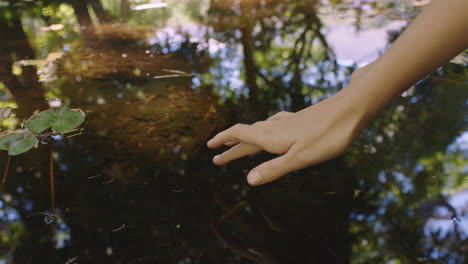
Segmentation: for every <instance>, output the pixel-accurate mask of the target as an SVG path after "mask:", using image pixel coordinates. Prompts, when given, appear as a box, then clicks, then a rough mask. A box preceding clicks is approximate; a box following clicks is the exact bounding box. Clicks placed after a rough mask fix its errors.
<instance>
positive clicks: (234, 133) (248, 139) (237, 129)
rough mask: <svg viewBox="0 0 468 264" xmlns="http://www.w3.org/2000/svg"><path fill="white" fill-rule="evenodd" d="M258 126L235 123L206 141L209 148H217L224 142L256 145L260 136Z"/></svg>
mask: <svg viewBox="0 0 468 264" xmlns="http://www.w3.org/2000/svg"><path fill="white" fill-rule="evenodd" d="M260 135H261V134H260V133H259V129H258V127H252V126H249V125H244V124H237V125H234V126H232V127H231V128H229V129H226V130H224V131H222V132H220V133H218V134H217V135H216V136H215V137H214V138H212V139H211V140H210V141H208V143H207V145H208V147H209V148H217V147H220V146H222V145H224V144H226V143H232V142H243V143H247V144H250V145H258V144H259V142H258V141H259V139H260V138H261V137H260Z"/></svg>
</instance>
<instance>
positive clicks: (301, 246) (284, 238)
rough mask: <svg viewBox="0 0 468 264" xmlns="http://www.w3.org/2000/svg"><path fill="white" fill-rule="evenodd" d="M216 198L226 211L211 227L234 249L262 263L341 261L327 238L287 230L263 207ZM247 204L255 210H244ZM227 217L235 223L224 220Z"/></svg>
mask: <svg viewBox="0 0 468 264" xmlns="http://www.w3.org/2000/svg"><path fill="white" fill-rule="evenodd" d="M215 201H216V202H217V203H218V205H220V206H221V207H222V208H223V210H224V211H225V212H226V213H225V214H224V215H223V216H222V217H221V218H220V219H219V220H218V221H212V222H211V230H212V231H213V233H214V234H215V235H216V237H218V238H219V239H220V240H222V241H223V242H224V243H225V244H226V246H227V247H228V248H229V249H231V250H232V251H233V252H234V253H236V254H238V255H240V256H242V257H245V258H247V259H250V260H252V261H254V262H255V263H263V264H282V263H288V264H293V263H322V264H336V263H338V260H337V257H336V255H335V253H334V252H332V251H331V249H330V248H328V247H327V246H326V244H324V241H322V240H321V239H318V237H317V238H312V237H311V236H308V235H305V234H304V233H303V232H297V231H296V232H293V231H292V230H287V229H286V228H284V227H282V226H280V225H279V224H278V223H276V222H275V221H274V220H273V219H272V218H271V217H270V216H269V215H268V214H267V213H266V212H265V211H264V210H262V209H261V208H258V207H255V206H253V205H250V204H248V203H247V202H245V201H244V202H241V203H239V204H238V205H236V206H235V207H233V208H231V207H230V206H229V205H228V204H227V202H226V201H225V200H224V198H223V197H222V196H221V195H219V194H218V195H215ZM245 206H248V207H250V208H251V209H253V210H251V212H250V213H249V214H245V211H244V210H242V209H243V208H244V207H245ZM227 220H229V222H232V223H234V225H229V224H227V223H225V222H226V221H227ZM232 229H234V230H236V231H238V232H235V233H234V232H232V231H231V230H232ZM239 231H240V232H239Z"/></svg>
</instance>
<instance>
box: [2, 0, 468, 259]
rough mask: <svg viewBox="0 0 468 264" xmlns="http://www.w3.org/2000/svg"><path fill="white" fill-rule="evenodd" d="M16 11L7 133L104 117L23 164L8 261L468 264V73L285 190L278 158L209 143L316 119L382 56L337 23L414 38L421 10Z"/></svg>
mask: <svg viewBox="0 0 468 264" xmlns="http://www.w3.org/2000/svg"><path fill="white" fill-rule="evenodd" d="M0 3H8V4H4V5H0V6H1V7H0V31H1V32H2V33H3V34H2V35H3V36H5V38H6V40H7V41H3V42H0V50H1V51H2V52H1V53H0V54H1V55H0V67H2V68H1V69H0V93H1V98H2V101H0V106H2V107H4V106H13V107H15V108H17V111H16V112H17V118H16V119H15V118H13V119H5V120H2V122H1V126H2V129H11V128H14V127H18V126H19V125H20V121H21V120H23V119H24V118H27V117H29V116H30V115H31V114H32V113H33V111H34V110H36V109H45V108H47V107H49V106H54V107H56V106H72V107H80V108H82V109H83V110H85V111H87V120H86V123H85V124H84V128H85V130H84V131H83V134H82V135H79V136H75V137H71V138H68V137H66V136H57V137H55V138H54V148H53V149H52V148H51V147H50V145H40V146H39V148H38V149H35V150H33V151H31V152H30V153H27V154H24V155H22V156H18V157H13V158H12V159H11V166H10V168H11V169H10V170H9V174H10V175H9V176H8V182H7V184H6V186H4V189H3V190H2V191H1V194H2V195H1V200H0V226H1V231H0V232H1V237H2V240H1V241H0V250H1V251H2V254H1V255H2V256H1V257H0V261H3V262H12V263H28V262H39V263H43V262H44V263H57V262H59V263H79V262H82V263H86V262H90V263H96V262H99V263H153V262H158V263H251V262H252V261H253V262H258V263H315V262H316V263H415V262H423V263H424V262H425V263H430V262H434V263H463V261H464V260H465V253H464V252H466V247H464V246H463V245H464V243H465V242H466V234H467V233H466V230H467V228H466V223H467V220H466V212H467V211H468V210H467V199H466V188H467V185H466V172H467V171H466V168H467V163H466V160H467V154H466V153H467V152H468V149H467V148H466V146H464V145H463V144H461V143H459V142H462V141H460V140H461V139H458V140H457V141H456V143H454V141H455V139H456V138H457V137H459V136H461V135H462V133H463V131H464V130H466V128H465V127H464V121H465V120H466V100H467V98H468V91H467V89H466V85H467V74H468V73H467V69H466V67H463V65H455V64H450V65H447V66H445V67H443V68H442V69H440V70H438V71H437V72H436V73H434V74H433V75H431V76H430V77H429V78H427V79H426V80H425V81H423V82H421V83H419V84H418V85H417V87H414V88H412V89H410V90H409V91H407V92H405V93H404V94H403V95H402V96H401V97H399V98H398V99H397V100H395V102H394V104H392V105H391V106H390V107H389V108H388V109H387V110H386V111H385V112H383V113H382V114H381V115H379V116H378V118H377V119H376V120H375V122H373V123H372V124H371V125H370V126H369V128H368V129H367V130H366V131H365V132H364V133H363V135H361V137H360V138H359V139H358V140H357V142H356V144H355V146H354V147H353V148H352V149H351V150H350V151H349V152H348V153H347V154H346V155H344V156H343V157H340V158H338V159H335V160H332V161H330V162H328V163H326V164H322V165H320V166H315V167H312V168H307V169H304V170H301V171H298V172H296V173H293V174H291V175H289V176H287V177H285V178H284V179H282V180H280V181H278V182H275V183H272V184H269V185H267V186H262V187H259V188H251V187H249V186H247V185H246V183H245V173H246V169H249V168H251V167H252V165H253V164H258V163H259V161H261V160H264V159H266V158H268V157H269V155H266V154H261V155H258V156H255V157H249V158H246V159H243V160H239V161H236V162H234V163H233V164H231V165H227V166H225V167H222V168H217V167H215V166H213V165H212V164H211V162H210V157H211V156H212V154H213V153H210V151H209V150H207V149H206V148H205V147H204V144H205V141H206V139H207V138H209V137H210V136H211V135H212V134H214V133H215V132H216V131H219V130H221V129H223V128H225V127H227V126H229V125H230V124H233V123H235V122H253V121H255V120H257V119H258V118H262V117H264V116H267V115H269V114H272V113H275V112H277V111H280V110H292V111H294V110H297V109H301V108H303V107H305V106H307V105H309V104H312V103H315V102H318V101H319V100H321V99H323V98H326V97H327V96H329V95H330V94H332V93H334V92H336V91H337V90H338V89H340V88H341V87H343V86H344V85H345V84H346V83H347V81H348V79H349V75H350V73H351V72H352V71H353V69H354V68H355V67H357V65H358V64H362V63H365V62H366V58H364V59H362V60H357V59H356V57H352V58H351V59H350V58H349V57H348V58H347V59H348V61H346V59H344V60H343V59H342V57H340V56H343V54H344V53H343V50H341V48H340V47H341V46H340V45H342V43H341V40H339V39H336V38H335V37H334V35H333V34H334V33H333V31H332V30H331V29H332V28H333V27H334V25H337V24H334V23H337V21H335V20H337V19H331V18H330V16H336V17H339V18H340V19H343V20H340V21H345V22H341V23H348V24H347V25H353V26H354V29H355V30H356V31H358V32H361V33H360V34H362V35H366V34H370V33H372V30H379V29H380V30H381V29H382V28H385V29H398V30H399V28H398V27H400V26H403V25H404V24H405V23H406V22H402V20H404V21H406V20H408V19H411V17H412V16H413V15H414V13H415V12H416V11H417V7H414V6H413V5H408V4H405V3H391V2H388V3H387V2H376V1H352V2H347V1H330V3H327V5H325V6H324V5H323V2H321V1H299V0H295V1H293V0H288V1H277V0H267V1H255V0H249V1H247V0H240V1H224V0H223V1H217V0H212V1H192V0H184V1H182V0H180V1H177V3H170V2H167V6H165V7H161V8H154V9H145V8H142V7H141V6H142V5H145V4H155V3H153V2H149V1H141V2H138V3H135V2H133V1H125V0H122V1H98V0H87V1H36V2H34V3H32V2H28V1H0ZM146 7H148V6H146ZM395 10H397V11H395ZM408 14H409V15H408ZM395 17H396V18H395ZM402 18H403V19H402ZM395 19H397V20H398V21H397V22H394V20H395ZM372 21H373V22H372ZM59 25H61V26H59ZM329 30H331V31H329ZM392 34H395V33H392ZM381 37H383V35H380V36H379V38H381ZM369 41H372V42H374V41H375V40H374V39H371V40H369ZM379 41H380V43H382V47H369V50H370V51H372V52H375V50H376V49H377V48H382V49H383V48H384V45H386V44H387V43H386V40H383V39H379ZM340 58H341V59H340ZM38 76H39V77H40V78H39V77H38ZM15 120H16V121H15ZM460 138H463V137H460ZM457 142H458V143H457ZM449 146H450V147H449ZM51 154H52V156H53V157H54V164H55V171H56V174H55V178H56V196H57V210H56V211H55V212H52V211H51V208H50V194H49V182H48V173H49V168H48V157H49V156H50V155H51ZM1 155H2V156H1V161H0V164H1V165H2V167H0V168H4V165H5V164H6V160H7V159H6V153H1ZM213 197H214V198H213ZM235 204H238V206H235ZM233 252H234V253H233Z"/></svg>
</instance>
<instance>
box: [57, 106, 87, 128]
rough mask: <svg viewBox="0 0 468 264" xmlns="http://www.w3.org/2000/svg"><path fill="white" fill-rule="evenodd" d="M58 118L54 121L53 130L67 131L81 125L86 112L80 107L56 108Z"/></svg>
mask: <svg viewBox="0 0 468 264" xmlns="http://www.w3.org/2000/svg"><path fill="white" fill-rule="evenodd" d="M56 114H57V118H56V119H55V121H54V122H53V123H52V131H53V132H55V133H66V132H69V131H71V130H73V129H75V128H77V127H78V126H79V125H81V124H82V123H83V122H84V119H85V113H84V112H83V111H81V110H80V109H69V108H61V109H58V110H56Z"/></svg>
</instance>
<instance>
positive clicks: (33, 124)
mask: <svg viewBox="0 0 468 264" xmlns="http://www.w3.org/2000/svg"><path fill="white" fill-rule="evenodd" d="M56 119H57V113H56V112H55V111H50V110H49V111H43V112H39V113H36V114H34V115H33V116H31V117H30V118H29V119H28V120H27V121H26V123H25V127H26V128H27V129H29V131H31V132H33V133H41V132H43V131H44V130H46V129H48V128H49V127H51V126H52V124H53V123H54V122H55V120H56Z"/></svg>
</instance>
